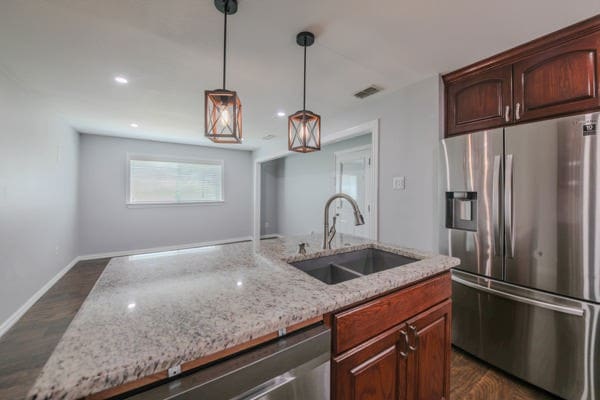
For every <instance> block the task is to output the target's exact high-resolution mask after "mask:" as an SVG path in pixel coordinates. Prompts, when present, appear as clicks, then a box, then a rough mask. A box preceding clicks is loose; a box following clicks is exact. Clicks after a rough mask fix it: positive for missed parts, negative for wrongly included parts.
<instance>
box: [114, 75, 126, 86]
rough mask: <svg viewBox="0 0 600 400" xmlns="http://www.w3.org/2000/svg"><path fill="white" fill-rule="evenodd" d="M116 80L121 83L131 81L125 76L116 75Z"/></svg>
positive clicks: (124, 83)
mask: <svg viewBox="0 0 600 400" xmlns="http://www.w3.org/2000/svg"><path fill="white" fill-rule="evenodd" d="M115 82H117V83H120V84H121V85H126V84H128V83H129V80H128V79H127V78H125V77H124V76H121V75H119V76H115Z"/></svg>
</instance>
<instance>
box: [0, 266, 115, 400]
mask: <svg viewBox="0 0 600 400" xmlns="http://www.w3.org/2000/svg"><path fill="white" fill-rule="evenodd" d="M109 260H110V259H108V258H107V259H99V260H90V261H81V262H79V263H77V265H75V266H74V267H73V268H71V270H70V271H69V272H67V273H66V274H65V275H64V276H63V277H62V278H61V279H60V280H59V281H58V282H57V283H56V284H55V285H54V286H52V288H51V289H50V290H49V291H48V292H46V294H44V296H42V298H41V299H39V300H38V301H37V302H36V303H35V304H34V305H33V307H31V308H30V309H29V311H27V312H26V313H25V315H23V317H22V318H21V319H20V320H19V321H18V322H17V323H16V324H15V325H14V326H13V327H12V328H11V329H10V330H9V331H8V332H6V334H5V335H4V336H2V337H1V338H0V399H7V400H8V399H11V400H19V399H23V398H24V397H25V396H26V395H27V392H28V391H29V389H30V388H31V386H32V385H33V383H34V381H35V379H36V378H37V376H38V374H39V373H40V371H41V369H42V367H43V366H44V364H45V363H46V361H47V360H48V358H49V357H50V354H52V350H53V349H54V347H56V345H57V344H58V341H59V340H60V338H61V337H62V335H63V333H64V332H65V330H66V329H67V327H68V326H69V324H70V323H71V321H72V320H73V317H75V314H76V313H77V310H79V307H81V304H82V303H83V301H84V300H85V298H86V297H87V295H88V293H89V292H90V291H91V290H92V287H93V286H94V284H95V283H96V281H97V280H98V278H99V277H100V274H102V271H104V268H105V267H106V265H107V264H108V261H109Z"/></svg>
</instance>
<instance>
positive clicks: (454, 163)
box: [441, 128, 503, 279]
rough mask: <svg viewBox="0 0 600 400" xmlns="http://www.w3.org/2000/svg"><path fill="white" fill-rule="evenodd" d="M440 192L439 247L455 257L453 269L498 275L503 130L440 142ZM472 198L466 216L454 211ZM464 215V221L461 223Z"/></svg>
mask: <svg viewBox="0 0 600 400" xmlns="http://www.w3.org/2000/svg"><path fill="white" fill-rule="evenodd" d="M442 150H443V153H444V155H443V159H442V162H443V166H444V171H443V176H444V183H443V187H442V192H443V193H442V196H443V197H444V201H445V202H446V207H445V209H446V210H445V212H446V226H445V228H443V231H442V232H443V237H442V238H441V245H442V246H441V249H442V251H445V252H446V253H447V254H450V255H451V256H453V257H457V258H460V261H461V263H460V265H459V266H458V267H457V268H460V269H463V270H465V271H469V272H472V273H475V274H479V275H485V276H489V277H494V278H498V279H502V276H503V275H502V271H503V265H502V264H503V257H502V254H503V253H502V239H503V231H502V229H503V219H502V207H501V200H502V185H501V180H502V150H503V129H502V128H499V129H493V130H489V131H482V132H476V133H472V134H470V135H462V136H457V137H453V138H449V139H445V140H443V141H442ZM467 199H469V200H471V203H472V204H471V206H470V208H469V210H468V211H469V212H468V213H467V214H468V216H462V217H461V218H459V216H458V215H457V214H458V213H459V211H460V210H461V207H455V205H457V204H458V205H461V204H463V203H465V201H464V200H467ZM467 219H468V221H466V220H467Z"/></svg>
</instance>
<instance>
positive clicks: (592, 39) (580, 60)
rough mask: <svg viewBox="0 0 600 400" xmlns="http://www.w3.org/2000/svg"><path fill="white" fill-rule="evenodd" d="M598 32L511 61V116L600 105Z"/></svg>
mask: <svg viewBox="0 0 600 400" xmlns="http://www.w3.org/2000/svg"><path fill="white" fill-rule="evenodd" d="M599 61H600V32H598V33H595V34H593V35H589V36H586V37H584V38H581V39H579V40H575V41H572V42H569V43H567V44H564V45H562V46H558V47H555V48H552V49H550V50H547V51H543V52H540V53H538V54H535V55H533V56H531V57H528V58H525V59H523V60H522V61H519V62H516V63H515V64H514V74H515V100H514V107H515V119H516V120H517V121H529V120H533V119H540V118H546V117H551V116H555V115H562V114H569V113H574V112H578V111H586V110H592V109H595V108H597V107H598V106H600V99H599V97H598V81H597V79H598V77H597V75H598V73H599V72H600V69H599V68H598V65H599Z"/></svg>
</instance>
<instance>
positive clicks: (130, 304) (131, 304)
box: [127, 303, 135, 310]
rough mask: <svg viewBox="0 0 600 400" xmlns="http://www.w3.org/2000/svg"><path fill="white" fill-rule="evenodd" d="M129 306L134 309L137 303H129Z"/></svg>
mask: <svg viewBox="0 0 600 400" xmlns="http://www.w3.org/2000/svg"><path fill="white" fill-rule="evenodd" d="M127 308H129V309H130V310H133V309H134V308H135V303H129V304H127Z"/></svg>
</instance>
